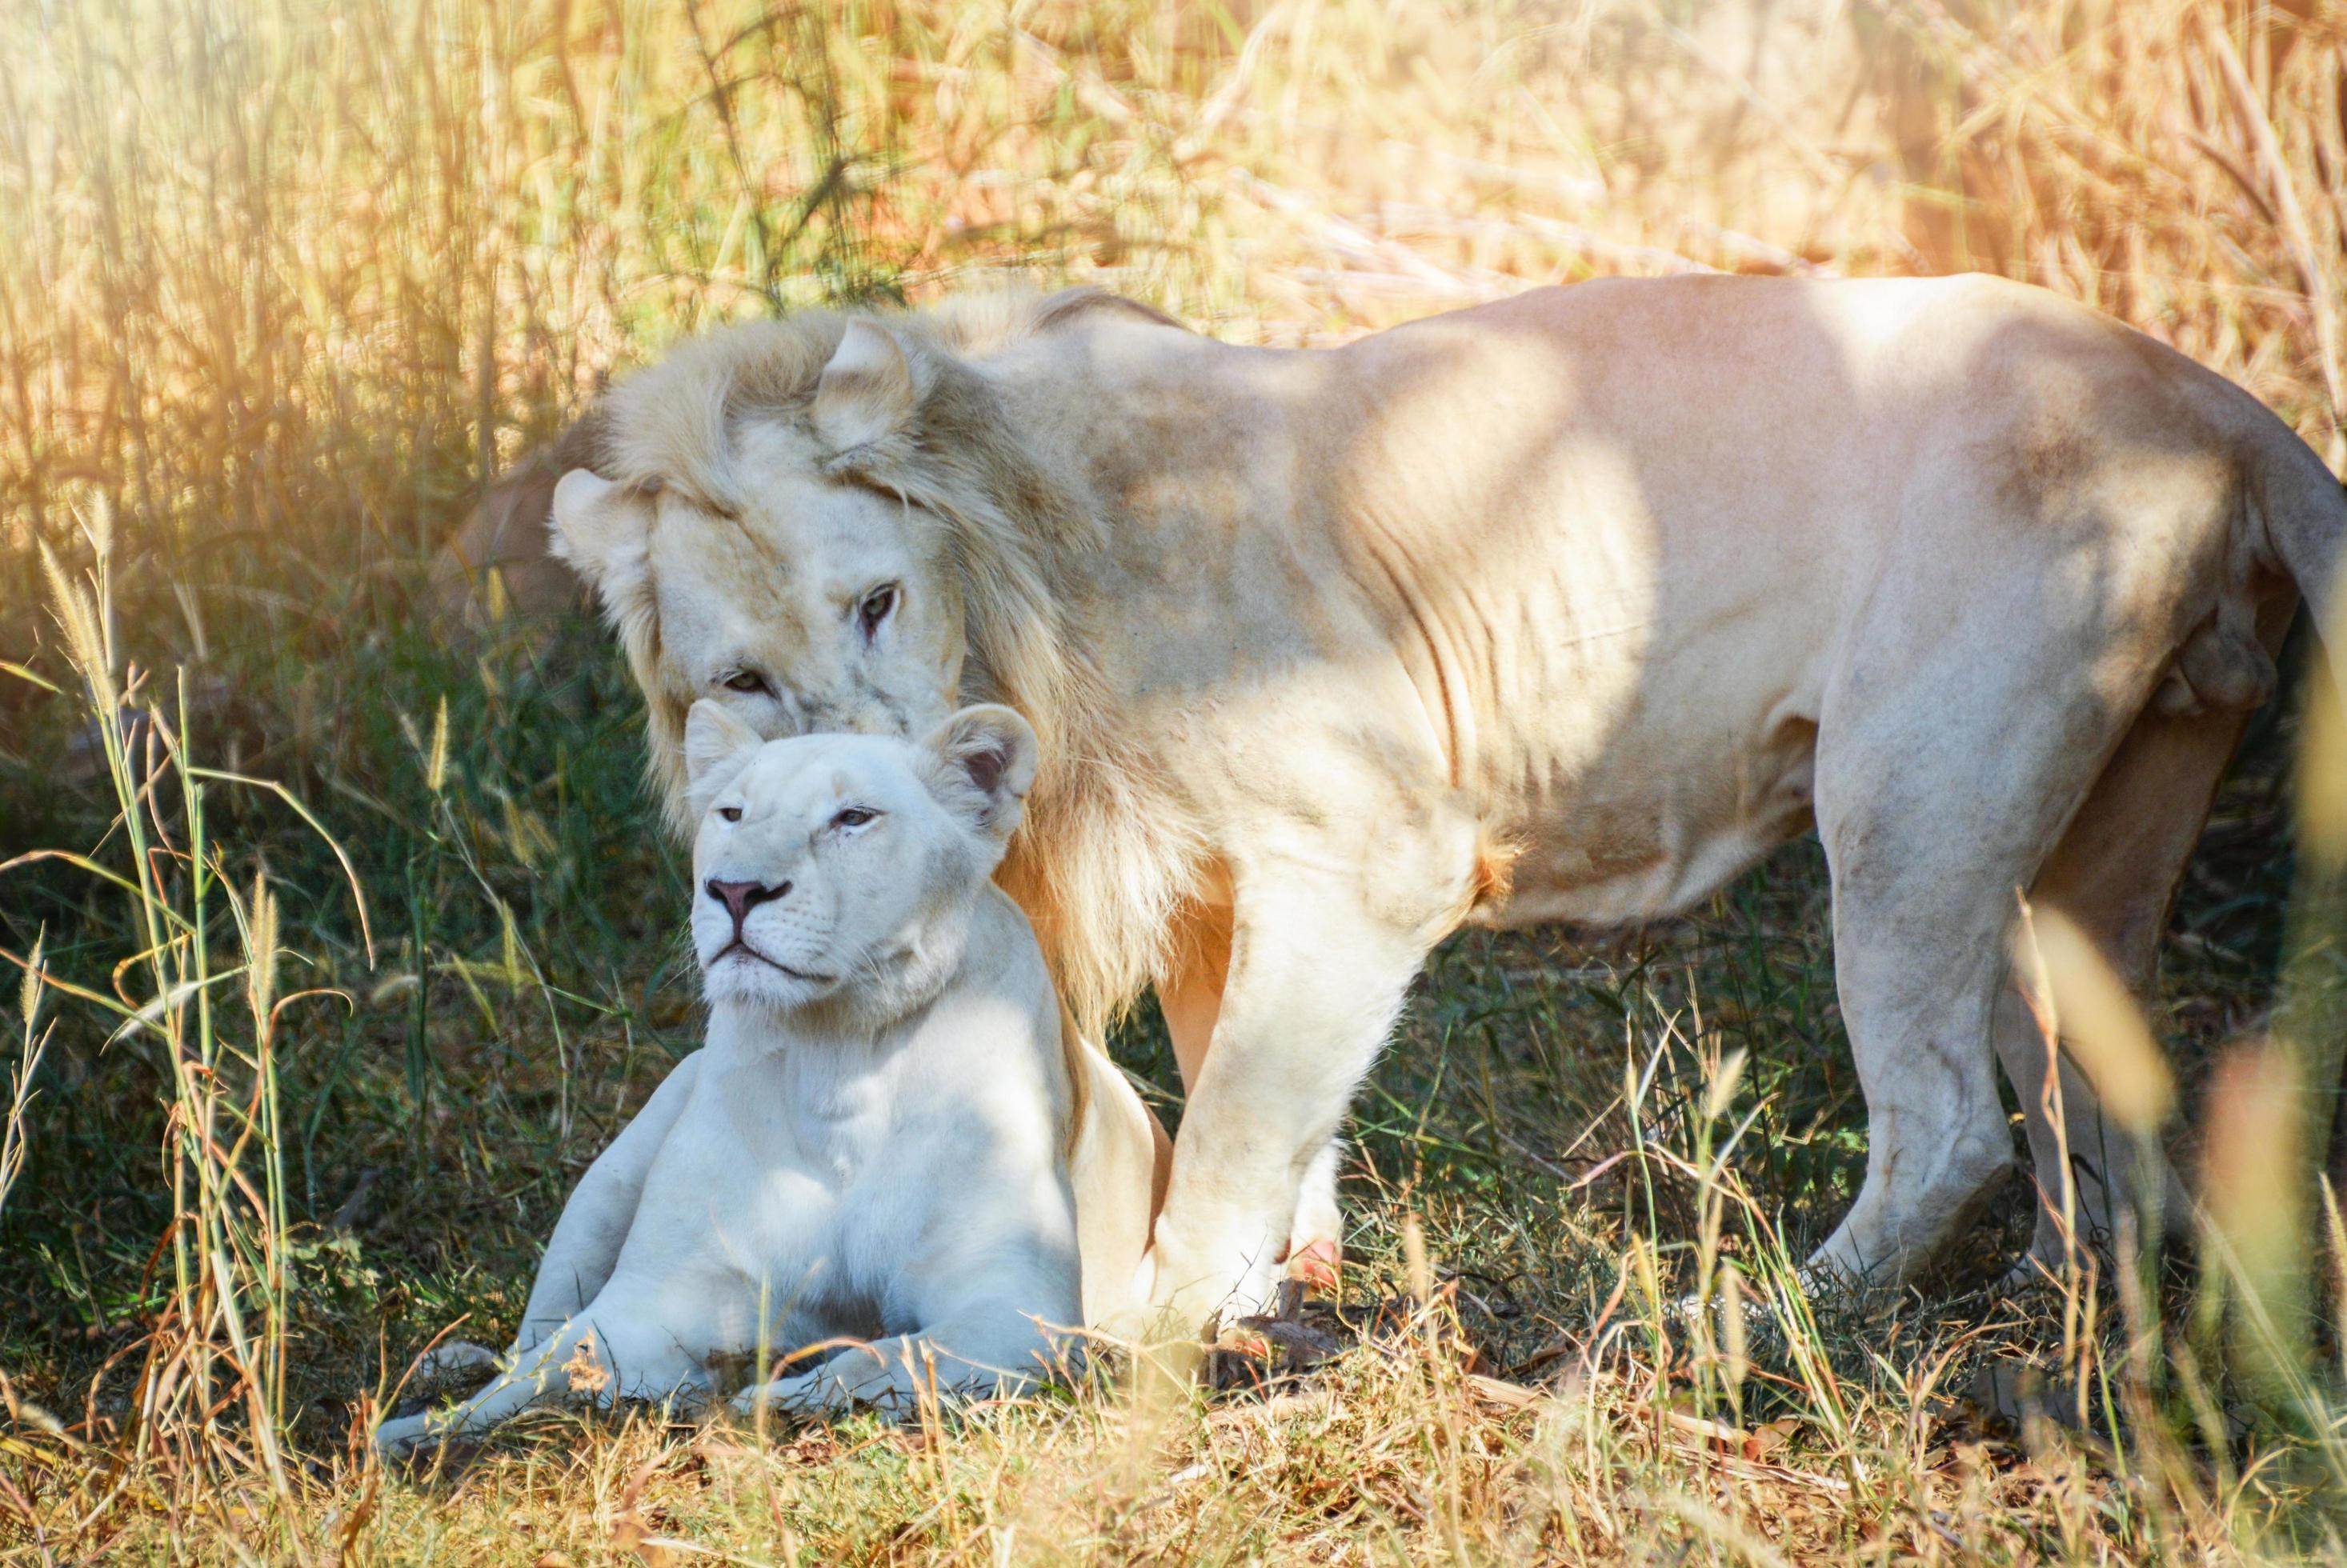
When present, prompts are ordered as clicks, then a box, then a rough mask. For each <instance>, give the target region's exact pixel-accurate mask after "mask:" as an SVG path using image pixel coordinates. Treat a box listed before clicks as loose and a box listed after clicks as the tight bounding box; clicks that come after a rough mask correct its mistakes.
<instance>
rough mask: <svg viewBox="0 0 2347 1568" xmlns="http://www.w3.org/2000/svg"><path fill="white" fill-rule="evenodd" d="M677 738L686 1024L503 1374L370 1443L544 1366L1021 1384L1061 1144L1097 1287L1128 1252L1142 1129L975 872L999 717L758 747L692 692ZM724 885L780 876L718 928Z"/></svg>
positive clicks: (1056, 1259) (1038, 1308) (1041, 1300)
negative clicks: (737, 918) (682, 781)
mask: <svg viewBox="0 0 2347 1568" xmlns="http://www.w3.org/2000/svg"><path fill="white" fill-rule="evenodd" d="M686 749H687V753H688V756H689V759H690V767H689V777H690V788H691V791H692V800H693V802H694V804H695V807H696V809H697V810H698V812H699V813H700V816H701V828H700V832H699V836H698V839H697V842H696V843H695V845H694V850H693V887H694V898H693V911H692V938H693V947H694V950H695V953H696V955H697V957H698V958H699V959H700V962H701V965H702V976H703V981H702V983H703V989H704V990H705V992H706V994H707V997H708V1000H709V1006H710V1019H709V1032H708V1040H707V1044H706V1046H705V1047H704V1048H703V1049H702V1050H700V1051H698V1052H696V1053H695V1054H694V1055H692V1057H690V1058H688V1059H686V1060H685V1061H683V1062H682V1063H681V1064H679V1066H678V1067H677V1069H676V1071H674V1072H673V1073H671V1075H670V1077H669V1079H668V1081H666V1082H664V1083H663V1084H661V1087H660V1089H659V1091H657V1092H655V1093H654V1094H653V1096H652V1098H651V1102H649V1103H648V1104H647V1105H646V1106H645V1107H644V1110H643V1112H642V1113H641V1114H640V1115H639V1116H638V1117H637V1118H636V1120H635V1121H634V1122H631V1123H630V1125H629V1126H628V1128H627V1129H626V1130H625V1131H624V1132H621V1134H620V1137H619V1138H618V1139H617V1140H616V1141H615V1142H614V1143H612V1145H611V1146H610V1149H608V1150H606V1151H605V1152H604V1153H603V1155H602V1157H601V1158H600V1159H599V1160H597V1161H596V1162H595V1163H594V1165H593V1167H592V1168H591V1169H590V1170H589V1172H588V1173H587V1175H586V1177H585V1178H584V1179H583V1180H582V1181H581V1182H580V1183H579V1187H578V1190H577V1191H576V1192H575V1193H574V1194H572V1196H571V1199H570V1202H569V1205H568V1206H567V1207H566V1208H565V1209H564V1211H563V1215H562V1219H561V1221H560V1223H559V1225H557V1226H556V1228H555V1233H554V1236H553V1238H552V1240H551V1241H550V1242H549V1243H548V1247H547V1251H546V1255H545V1258H544V1260H543V1262H542V1263H541V1265H540V1266H539V1270H538V1281H537V1284H536V1286H535V1287H534V1288H533V1290H532V1291H531V1294H530V1300H529V1304H528V1307H527V1309H526V1311H525V1315H524V1322H523V1324H522V1327H521V1332H520V1334H519V1335H518V1337H517V1339H516V1342H515V1345H514V1348H513V1352H512V1355H511V1358H510V1361H509V1364H508V1368H507V1371H506V1372H505V1374H504V1375H503V1376H501V1377H500V1378H498V1379H497V1381H495V1382H493V1383H492V1384H490V1385H489V1387H488V1388H487V1389H483V1390H482V1391H481V1392H480V1393H479V1394H477V1396H475V1397H474V1398H473V1399H470V1400H469V1401H467V1402H466V1403H465V1404H464V1405H462V1406H460V1407H458V1408H457V1409H455V1410H452V1411H449V1412H446V1413H434V1414H428V1415H423V1416H415V1417H411V1418H408V1419H404V1420H396V1421H391V1422H387V1423H385V1424H384V1426H383V1427H382V1428H381V1429H380V1430H379V1431H378V1432H377V1434H376V1441H377V1442H378V1444H379V1445H381V1446H382V1447H383V1448H384V1449H386V1450H405V1449H407V1448H410V1447H412V1446H414V1445H415V1444H416V1443H419V1442H421V1441H424V1440H429V1439H435V1438H440V1437H446V1436H450V1435H454V1434H457V1433H461V1432H468V1431H477V1430H482V1429H485V1428H487V1427H488V1426H490V1425H492V1424H493V1423H495V1422H497V1421H498V1420H501V1419H504V1418H505V1417H507V1416H508V1415H511V1414H512V1413H514V1412H515V1411H517V1410H518V1409H522V1408H523V1407H524V1406H526V1405H528V1404H530V1403H532V1402H533V1401H536V1400H538V1399H542V1398H545V1397H547V1396H548V1395H552V1394H557V1393H559V1392H561V1391H563V1390H564V1389H565V1388H566V1387H569V1388H572V1389H579V1390H581V1391H590V1392H593V1393H595V1394H596V1395H597V1396H598V1397H600V1398H602V1399H610V1398H611V1397H614V1396H617V1395H628V1396H633V1397H638V1398H646V1399H664V1398H668V1397H671V1396H681V1397H682V1398H683V1399H685V1400H686V1401H687V1402H689V1403H695V1404H697V1403H699V1402H701V1401H702V1400H703V1399H706V1398H707V1397H709V1396H710V1395H712V1393H716V1392H720V1391H722V1389H720V1388H719V1387H718V1385H717V1381H716V1378H715V1374H714V1372H713V1369H712V1368H714V1367H715V1366H717V1365H720V1364H723V1362H725V1361H727V1360H729V1359H733V1358H740V1357H741V1356H743V1354H745V1353H764V1355H766V1356H767V1357H769V1358H771V1357H774V1356H787V1355H788V1353H789V1352H792V1351H794V1350H797V1349H799V1348H803V1347H823V1346H824V1345H825V1342H826V1341H840V1340H846V1341H852V1342H856V1343H853V1344H852V1345H851V1346H850V1347H849V1348H845V1349H839V1350H836V1352H835V1353H833V1354H830V1355H829V1358H827V1359H826V1358H825V1353H824V1352H823V1351H821V1350H817V1351H815V1352H814V1353H811V1354H809V1355H807V1356H805V1357H804V1358H792V1359H790V1360H789V1361H788V1362H787V1364H786V1366H785V1368H784V1375H783V1376H781V1377H779V1378H775V1379H774V1381H772V1382H758V1381H754V1380H753V1386H752V1387H751V1388H750V1389H747V1390H746V1391H744V1392H743V1394H742V1395H741V1396H740V1397H739V1399H737V1400H736V1401H735V1402H736V1404H737V1406H739V1407H741V1408H744V1409H747V1408H750V1407H751V1406H752V1405H753V1403H754V1402H757V1401H762V1400H763V1401H769V1402H771V1403H772V1404H774V1405H775V1406H778V1407H781V1408H783V1409H788V1410H791V1411H794V1412H799V1413H818V1412H827V1411H836V1410H843V1409H846V1408H848V1407H850V1406H852V1405H856V1404H859V1403H869V1404H874V1405H877V1406H881V1407H883V1408H886V1409H892V1410H895V1411H897V1412H898V1413H900V1414H902V1413H908V1412H910V1411H912V1410H914V1409H917V1407H918V1405H919V1404H920V1403H921V1402H922V1401H923V1400H924V1399H929V1398H933V1397H940V1398H945V1399H953V1398H957V1397H968V1396H974V1395H987V1394H992V1393H996V1392H999V1391H1002V1390H1006V1389H1015V1388H1017V1387H1020V1386H1021V1385H1024V1384H1026V1383H1028V1382H1030V1381H1031V1380H1032V1379H1033V1378H1036V1377H1038V1376H1039V1375H1042V1374H1044V1373H1046V1372H1047V1371H1048V1370H1049V1369H1050V1368H1052V1367H1054V1366H1055V1365H1057V1364H1058V1363H1059V1361H1060V1360H1061V1358H1062V1355H1063V1353H1064V1349H1065V1347H1064V1345H1063V1343H1062V1341H1061V1338H1060V1337H1058V1336H1057V1335H1055V1333H1054V1330H1055V1328H1065V1327H1069V1326H1072V1325H1074V1324H1076V1323H1078V1322H1079V1321H1080V1319H1081V1315H1082V1312H1083V1308H1084V1306H1085V1303H1084V1300H1083V1298H1082V1286H1081V1275H1080V1267H1079V1255H1078V1244H1079V1224H1078V1217H1077V1209H1078V1202H1079V1200H1078V1193H1077V1184H1078V1178H1076V1177H1074V1176H1071V1164H1070V1159H1069V1152H1070V1150H1071V1147H1072V1148H1075V1149H1076V1150H1077V1160H1078V1168H1079V1170H1080V1171H1081V1173H1082V1179H1084V1180H1086V1181H1088V1182H1089V1183H1091V1187H1090V1189H1089V1191H1088V1192H1087V1194H1086V1197H1085V1200H1084V1201H1085V1206H1086V1209H1087V1211H1088V1212H1087V1214H1086V1215H1085V1221H1086V1224H1085V1228H1084V1235H1085V1237H1086V1238H1087V1239H1088V1240H1090V1241H1092V1243H1093V1244H1094V1245H1096V1246H1098V1247H1100V1248H1101V1249H1102V1252H1103V1253H1104V1255H1103V1257H1102V1259H1101V1260H1100V1270H1099V1273H1100V1277H1102V1278H1103V1279H1110V1280H1113V1281H1115V1282H1116V1286H1118V1287H1121V1286H1122V1285H1123V1284H1124V1282H1126V1281H1129V1280H1130V1278H1131V1276H1132V1272H1133V1267H1134V1265H1135V1263H1136V1261H1137V1260H1138V1258H1139V1257H1140V1255H1141V1252H1142V1249H1143V1246H1145V1245H1146V1242H1147V1233H1148V1214H1149V1205H1150V1203H1151V1200H1152V1191H1151V1188H1152V1173H1153V1165H1154V1164H1155V1159H1154V1155H1153V1148H1152V1143H1153V1139H1154V1140H1157V1141H1162V1139H1163V1134H1162V1132H1154V1131H1153V1129H1154V1123H1153V1121H1152V1119H1151V1118H1150V1117H1149V1115H1148V1112H1146V1111H1145V1110H1143V1108H1142V1107H1141V1105H1140V1102H1139V1101H1138V1099H1137V1098H1135V1097H1134V1096H1133V1091H1132V1089H1131V1088H1130V1086H1129V1085H1126V1084H1125V1083H1124V1082H1123V1081H1122V1079H1121V1078H1117V1077H1115V1076H1114V1073H1113V1070H1112V1069H1109V1068H1107V1065H1106V1063H1105V1062H1104V1061H1099V1062H1098V1067H1099V1069H1100V1070H1102V1071H1091V1068H1092V1061H1093V1060H1096V1059H1084V1058H1071V1056H1069V1055H1068V1054H1066V1053H1065V1042H1063V1040H1062V1036H1061V1010H1060V1007H1059V1002H1058V999H1057V998H1056V997H1055V996H1054V994H1053V992H1052V990H1051V983H1050V980H1049V978H1048V976H1047V974H1046V972H1045V969H1044V967H1043V961H1042V956H1041V953H1040V949H1039V948H1037V946H1036V943H1035V938H1034V936H1033V933H1032V932H1031V930H1030V928H1029V927H1028V926H1027V923H1026V920H1025V917H1022V916H1021V915H1020V913H1019V911H1018V909H1017V907H1015V906H1014V905H1012V904H1011V902H1010V900H1009V899H1008V898H1007V897H1004V896H1003V895H1002V894H1001V893H999V892H998V891H997V890H996V889H995V888H994V887H993V886H992V885H991V883H990V882H989V880H988V878H989V874H990V873H991V872H992V871H993V869H994V867H995V866H996V864H997V863H998V862H999V860H1000V858H1001V855H1002V846H1003V843H1004V841H1005V839H1007V838H1008V836H1009V835H1010V831H1011V830H1012V828H1014V827H1015V826H1016V825H1017V823H1018V820H1019V814H1020V796H1021V795H1022V794H1024V792H1025V791H1026V789H1027V787H1028V785H1029V784H1030V783H1031V782H1032V780H1033V777H1034V767H1035V740H1034V735H1033V733H1032V732H1031V731H1030V729H1029V728H1028V727H1027V724H1026V723H1025V722H1024V721H1023V720H1021V719H1020V718H1019V716H1018V715H1017V714H1015V713H1013V712H1010V710H1008V709H1004V708H973V709H969V710H965V711H964V712H960V713H957V714H955V715H954V716H953V717H952V718H951V719H949V720H948V722H947V723H946V724H945V725H944V726H943V727H942V728H941V729H940V730H939V731H938V733H936V734H935V735H934V736H932V737H931V738H930V739H929V740H928V742H927V743H909V742H906V741H901V740H896V739H884V738H877V737H867V736H851V735H816V736H808V737H804V738H801V739H796V740H788V741H778V742H774V743H762V742H760V740H759V739H758V737H757V736H756V735H755V734H754V733H753V732H751V731H750V730H749V729H748V728H747V727H746V726H744V725H743V724H741V723H739V722H738V721H736V720H733V719H732V718H731V717H730V716H728V715H727V714H725V713H724V712H723V711H722V710H721V709H719V708H718V707H716V706H715V705H714V704H711V703H703V704H702V705H700V706H699V707H697V708H696V709H695V710H694V712H693V713H692V717H691V720H690V723H689V725H688V733H687V741H686ZM843 814H851V815H847V816H846V819H845V820H843ZM852 814H869V815H868V819H862V820H859V819H858V816H857V815H852ZM743 883H747V884H753V885H755V886H759V887H761V888H765V889H770V890H778V889H781V888H783V887H784V886H787V888H788V891H787V892H782V891H775V892H774V894H773V896H771V897H766V898H765V899H764V901H763V902H758V903H756V904H754V905H753V906H750V907H748V910H747V915H746V917H745V918H744V919H743V921H742V922H741V926H740V929H739V931H738V932H737V930H736V927H735V922H734V918H733V914H732V912H731V910H730V908H729V907H728V905H727V904H726V903H725V901H724V900H723V897H722V896H720V895H719V894H718V893H716V892H712V888H713V887H722V886H723V885H726V884H743ZM1071 1067H1073V1068H1075V1069H1077V1070H1079V1071H1087V1072H1088V1073H1089V1076H1088V1077H1087V1078H1086V1080H1085V1081H1082V1082H1081V1083H1079V1082H1075V1081H1072V1080H1071ZM1087 1103H1089V1104H1090V1107H1091V1109H1092V1112H1093V1113H1092V1114H1091V1115H1083V1114H1082V1110H1083V1107H1084V1106H1085V1105H1086V1104H1087ZM1079 1119H1081V1122H1082V1123H1083V1125H1082V1127H1081V1130H1079V1129H1078V1127H1077V1126H1076V1123H1077V1122H1078V1121H1079ZM1102 1237H1108V1238H1111V1239H1110V1240H1108V1241H1102V1240H1101V1239H1100V1238H1102ZM1093 1305H1094V1306H1095V1307H1099V1308H1101V1309H1102V1311H1106V1310H1108V1309H1110V1308H1112V1307H1114V1306H1115V1305H1116V1303H1115V1302H1114V1301H1102V1302H1095V1303H1094V1304H1093Z"/></svg>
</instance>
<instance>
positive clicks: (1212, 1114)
mask: <svg viewBox="0 0 2347 1568" xmlns="http://www.w3.org/2000/svg"><path fill="white" fill-rule="evenodd" d="M1264 881H1265V883H1266V886H1264V887H1263V888H1262V889H1261V890H1259V891H1258V890H1255V889H1253V888H1242V890H1241V896H1240V898H1239V900H1238V904H1237V922H1236V928H1235V940H1234V943H1233V947H1232V955H1233V957H1232V962H1231V966H1230V972H1229V979H1228V981H1227V983H1226V984H1225V988H1224V991H1223V996H1222V1000H1221V1007H1220V1009H1219V1011H1218V1013H1217V1015H1216V1018H1215V1020H1214V1039H1213V1042H1212V1045H1211V1047H1210V1048H1209V1050H1208V1051H1207V1053H1206V1058H1205V1061H1204V1065H1203V1067H1202V1069H1201V1070H1200V1071H1199V1073H1198V1076H1197V1080H1196V1081H1195V1082H1194V1084H1193V1085H1192V1087H1191V1091H1190V1100H1189V1103H1188V1105H1187V1106H1186V1107H1185V1108H1184V1112H1183V1117H1182V1131H1181V1134H1180V1136H1179V1137H1177V1138H1176V1139H1175V1140H1174V1144H1173V1178H1172V1181H1171V1183H1170V1184H1169V1185H1168V1187H1167V1191H1166V1195H1165V1205H1164V1208H1163V1212H1162V1213H1160V1214H1159V1215H1158V1218H1157V1229H1156V1236H1155V1241H1154V1244H1153V1245H1152V1247H1151V1249H1150V1253H1149V1255H1148V1256H1147V1257H1146V1258H1144V1259H1143V1263H1142V1266H1141V1271H1140V1276H1139V1277H1138V1279H1137V1280H1136V1282H1135V1292H1136V1296H1137V1297H1138V1298H1139V1299H1141V1300H1143V1301H1145V1302H1148V1303H1149V1304H1150V1306H1151V1308H1152V1309H1153V1312H1154V1313H1155V1314H1156V1317H1157V1321H1156V1323H1155V1324H1154V1325H1153V1327H1155V1328H1156V1329H1157V1330H1158V1331H1160V1332H1171V1333H1175V1334H1185V1333H1189V1332H1192V1331H1194V1330H1195V1329H1197V1328H1198V1327H1201V1326H1203V1325H1204V1324H1206V1323H1209V1322H1211V1321H1213V1320H1214V1319H1216V1318H1218V1317H1219V1318H1224V1319H1228V1318H1233V1317H1245V1316H1247V1315H1249V1314H1252V1313H1256V1312H1261V1311H1264V1310H1266V1308H1267V1307H1269V1306H1270V1304H1271V1302H1272V1300H1273V1298H1274V1296H1275V1295H1276V1290H1277V1287H1278V1284H1279V1278H1280V1275H1281V1272H1282V1270H1281V1265H1282V1264H1283V1262H1285V1261H1286V1258H1287V1255H1288V1252H1289V1241H1290V1238H1291V1235H1293V1234H1294V1230H1295V1225H1296V1219H1297V1208H1298V1198H1299V1194H1300V1193H1301V1191H1302V1189H1303V1187H1304V1185H1305V1183H1306V1181H1307V1178H1308V1177H1310V1176H1311V1175H1312V1173H1313V1169H1314V1166H1315V1164H1316V1163H1317V1162H1326V1163H1327V1177H1328V1178H1329V1179H1330V1181H1331V1182H1333V1176H1334V1164H1333V1161H1332V1160H1329V1158H1328V1152H1329V1151H1330V1149H1331V1147H1332V1140H1333V1139H1334V1138H1335V1136H1336V1133H1337V1126H1338V1124H1339V1123H1340V1122H1342V1121H1343V1119H1344V1115H1345V1109H1346V1106H1347V1104H1348V1102H1350V1100H1351V1098H1352V1093H1353V1090H1354V1088H1355V1087H1356V1086H1357V1085H1358V1083H1359V1082H1360V1081H1361V1078H1362V1077H1363V1075H1364V1074H1366V1073H1367V1072H1368V1068H1369V1064H1370V1063H1371V1062H1372V1061H1374V1060H1375V1059H1376V1057H1377V1053H1378V1048H1379V1047H1380V1046H1382V1045H1383V1044H1384V1042H1385V1038H1386V1034H1387V1031H1388V1030H1389V1029H1390V1028H1391V1027H1392V1025H1393V1020H1394V1017H1395V1015H1396V1013H1397V1012H1399V1010H1400V1006H1401V999H1402V994H1403V992H1404V991H1405V990H1406V989H1408V987H1409V982H1410V979H1411V977H1412V976H1414V975H1415V974H1416V973H1417V972H1418V967H1419V961H1420V959H1421V958H1423V957H1424V955H1425V950H1426V946H1427V941H1428V939H1429V938H1427V937H1426V936H1425V935H1424V933H1422V932H1419V931H1407V930H1397V929H1395V928H1394V927H1389V926H1387V925H1384V924H1382V923H1380V922H1378V920H1377V919H1375V918H1374V917H1372V916H1370V915H1368V913H1366V912H1365V911H1364V910H1363V908H1362V907H1361V905H1362V900H1361V898H1360V897H1359V894H1358V890H1357V889H1354V888H1351V887H1349V886H1345V885H1343V884H1342V883H1341V882H1336V881H1334V880H1333V879H1331V880H1330V881H1323V880H1320V879H1317V878H1307V879H1298V878H1297V877H1296V876H1293V875H1289V876H1268V877H1266V878H1264ZM1324 1223H1326V1220H1325V1217H1324Z"/></svg>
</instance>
